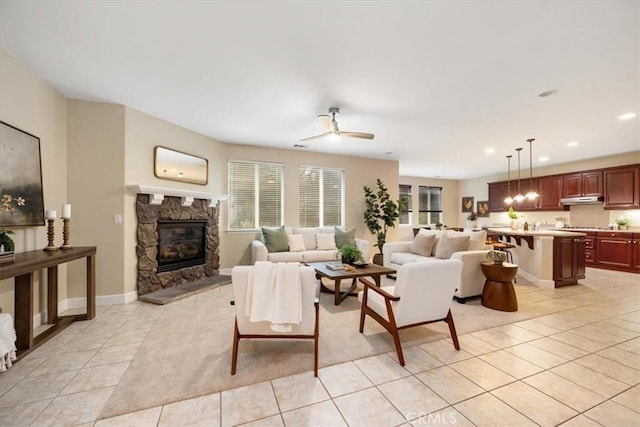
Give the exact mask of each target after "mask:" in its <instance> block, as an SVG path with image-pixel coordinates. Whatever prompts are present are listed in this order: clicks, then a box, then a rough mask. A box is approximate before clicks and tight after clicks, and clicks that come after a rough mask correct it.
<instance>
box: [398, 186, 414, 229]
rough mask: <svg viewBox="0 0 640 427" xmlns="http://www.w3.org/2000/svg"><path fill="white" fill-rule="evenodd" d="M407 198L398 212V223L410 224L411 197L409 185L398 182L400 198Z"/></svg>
mask: <svg viewBox="0 0 640 427" xmlns="http://www.w3.org/2000/svg"><path fill="white" fill-rule="evenodd" d="M403 197H404V198H405V199H407V204H406V206H405V208H404V210H403V211H402V212H400V224H401V225H402V224H411V212H412V203H411V202H412V199H411V186H410V185H407V184H400V198H403Z"/></svg>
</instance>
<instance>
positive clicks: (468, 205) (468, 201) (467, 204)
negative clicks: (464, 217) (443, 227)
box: [462, 197, 473, 212]
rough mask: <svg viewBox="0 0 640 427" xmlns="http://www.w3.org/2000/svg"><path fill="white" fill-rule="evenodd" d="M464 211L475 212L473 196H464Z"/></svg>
mask: <svg viewBox="0 0 640 427" xmlns="http://www.w3.org/2000/svg"><path fill="white" fill-rule="evenodd" d="M462 212H473V197H463V198H462Z"/></svg>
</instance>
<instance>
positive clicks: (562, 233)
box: [487, 227, 610, 237]
mask: <svg viewBox="0 0 640 427" xmlns="http://www.w3.org/2000/svg"><path fill="white" fill-rule="evenodd" d="M487 231H488V232H492V233H498V234H506V235H512V236H534V237H535V236H551V237H576V236H586V234H585V233H584V232H583V231H568V230H564V229H562V228H552V229H549V230H536V231H531V230H529V231H524V230H512V229H511V228H508V227H504V228H503V227H498V228H493V227H489V228H487ZM585 231H586V230H585ZM589 231H597V230H593V229H590V230H589ZM602 231H610V230H602Z"/></svg>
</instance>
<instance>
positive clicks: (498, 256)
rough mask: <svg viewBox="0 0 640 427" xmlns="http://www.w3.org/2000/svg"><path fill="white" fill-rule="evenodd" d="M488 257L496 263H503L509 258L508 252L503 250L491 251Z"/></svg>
mask: <svg viewBox="0 0 640 427" xmlns="http://www.w3.org/2000/svg"><path fill="white" fill-rule="evenodd" d="M487 259H489V260H491V261H493V263H494V264H496V265H502V263H503V262H505V261H506V260H507V254H506V253H505V252H503V251H489V253H487Z"/></svg>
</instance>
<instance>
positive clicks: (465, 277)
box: [382, 230, 493, 303]
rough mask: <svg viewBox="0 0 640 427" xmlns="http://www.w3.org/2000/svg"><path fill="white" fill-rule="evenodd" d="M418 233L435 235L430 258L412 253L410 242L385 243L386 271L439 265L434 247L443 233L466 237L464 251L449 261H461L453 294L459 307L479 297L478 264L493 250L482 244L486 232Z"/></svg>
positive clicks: (480, 291) (383, 249) (480, 277)
mask: <svg viewBox="0 0 640 427" xmlns="http://www.w3.org/2000/svg"><path fill="white" fill-rule="evenodd" d="M419 233H423V234H433V235H435V243H434V246H433V249H432V251H431V253H430V256H424V255H418V254H416V253H413V252H412V245H413V241H405V242H389V243H385V245H384V246H383V247H382V253H383V255H384V261H383V262H384V265H385V266H386V267H389V268H393V269H395V270H398V269H399V268H400V266H401V265H403V264H406V263H409V262H415V261H430V262H440V261H441V260H440V259H438V258H436V257H435V254H436V250H437V246H438V243H439V242H440V240H441V238H442V236H443V235H444V234H445V233H447V236H449V237H455V236H469V245H468V250H464V251H459V252H454V253H453V254H452V255H451V259H459V260H460V261H462V264H463V265H462V276H461V278H460V286H459V287H458V289H457V290H456V292H455V294H454V296H455V298H456V300H457V301H458V302H460V303H464V302H465V301H466V299H467V298H471V297H477V296H479V295H482V288H483V287H484V282H485V277H484V275H483V274H482V269H481V268H480V263H482V261H486V260H487V253H488V252H489V250H491V249H493V248H492V247H491V246H490V245H487V244H485V241H486V238H487V232H486V231H476V232H456V231H450V230H449V231H428V230H420V232H419Z"/></svg>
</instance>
